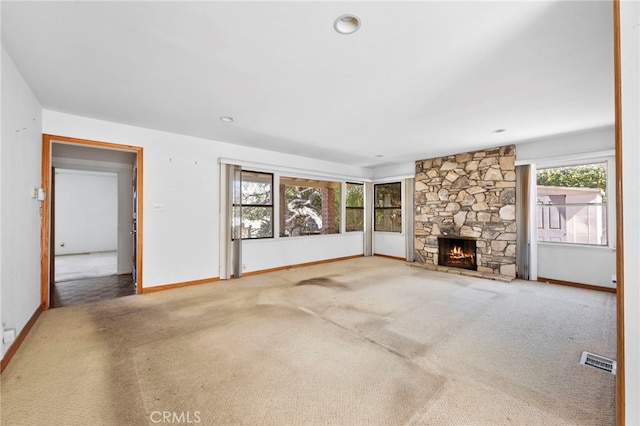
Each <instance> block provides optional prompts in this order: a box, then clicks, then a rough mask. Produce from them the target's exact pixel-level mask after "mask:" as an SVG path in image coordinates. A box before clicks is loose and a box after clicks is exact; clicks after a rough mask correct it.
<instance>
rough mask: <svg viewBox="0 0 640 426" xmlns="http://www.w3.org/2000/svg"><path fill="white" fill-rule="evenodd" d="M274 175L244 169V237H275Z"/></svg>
mask: <svg viewBox="0 0 640 426" xmlns="http://www.w3.org/2000/svg"><path fill="white" fill-rule="evenodd" d="M272 192H273V175H272V174H271V173H259V172H250V171H246V170H243V171H242V191H241V193H242V238H243V239H247V238H271V237H273V194H272Z"/></svg>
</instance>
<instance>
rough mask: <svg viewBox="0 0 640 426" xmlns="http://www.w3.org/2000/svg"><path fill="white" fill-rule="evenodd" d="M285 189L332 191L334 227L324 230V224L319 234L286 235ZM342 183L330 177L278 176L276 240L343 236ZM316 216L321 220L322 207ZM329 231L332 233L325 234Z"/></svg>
mask: <svg viewBox="0 0 640 426" xmlns="http://www.w3.org/2000/svg"><path fill="white" fill-rule="evenodd" d="M287 187H300V188H307V189H308V188H321V189H322V188H327V189H332V190H334V191H337V193H336V192H334V195H333V197H334V203H337V205H336V204H334V205H333V207H332V208H333V209H335V212H334V216H333V220H334V226H333V227H331V228H326V227H325V223H323V226H322V228H321V230H320V231H319V232H304V233H301V234H299V235H287V234H286V232H287V228H286V226H285V223H286V221H287V220H289V219H291V218H290V217H287V216H288V215H289V213H290V210H289V209H288V207H287V205H288V203H289V202H290V201H289V202H287V197H286V188H287ZM345 193H346V192H345V188H344V181H342V180H332V179H331V178H330V177H326V178H324V177H322V178H315V177H304V176H303V175H297V174H287V175H280V176H279V177H278V202H279V205H280V211H279V214H278V216H279V217H278V220H279V223H280V227H279V231H278V238H299V237H318V236H332V235H333V236H335V235H343V229H342V227H343V216H344V209H343V205H344V201H343V194H345ZM315 213H316V215H319V216H320V217H321V218H322V207H320V211H319V212H315ZM329 229H331V230H332V231H333V232H327V231H328V230H329Z"/></svg>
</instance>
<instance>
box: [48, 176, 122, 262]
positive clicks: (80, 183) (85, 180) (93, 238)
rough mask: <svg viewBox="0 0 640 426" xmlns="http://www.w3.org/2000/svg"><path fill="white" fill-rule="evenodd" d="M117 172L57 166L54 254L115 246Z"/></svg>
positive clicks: (99, 250)
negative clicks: (58, 167)
mask: <svg viewBox="0 0 640 426" xmlns="http://www.w3.org/2000/svg"><path fill="white" fill-rule="evenodd" d="M117 234H118V175H117V174H116V173H103V172H88V171H82V170H68V169H56V176H55V243H54V244H55V254H56V255H62V254H76V253H92V252H101V251H115V250H117V248H118V239H117Z"/></svg>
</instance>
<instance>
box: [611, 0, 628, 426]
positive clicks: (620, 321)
mask: <svg viewBox="0 0 640 426" xmlns="http://www.w3.org/2000/svg"><path fill="white" fill-rule="evenodd" d="M621 58H622V52H621V45H620V0H613V70H614V71H613V78H614V109H615V113H614V140H615V142H614V143H615V170H616V176H615V183H616V189H615V191H616V334H617V336H616V337H617V339H616V340H617V345H616V358H617V361H616V363H617V365H616V368H617V371H616V389H615V394H616V425H619V426H623V425H624V424H625V423H626V418H625V417H626V407H625V403H626V402H625V401H626V397H625V353H624V350H625V345H624V333H625V331H624V218H623V202H622V201H623V200H622V197H623V191H622V59H621Z"/></svg>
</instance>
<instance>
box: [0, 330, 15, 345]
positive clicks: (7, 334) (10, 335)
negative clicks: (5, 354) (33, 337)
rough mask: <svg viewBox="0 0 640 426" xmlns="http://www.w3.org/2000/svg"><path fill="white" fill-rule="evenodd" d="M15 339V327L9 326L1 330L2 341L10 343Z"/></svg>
mask: <svg viewBox="0 0 640 426" xmlns="http://www.w3.org/2000/svg"><path fill="white" fill-rule="evenodd" d="M14 340H16V329H15V328H10V329H8V330H4V331H3V332H2V343H11V342H13V341H14Z"/></svg>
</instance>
